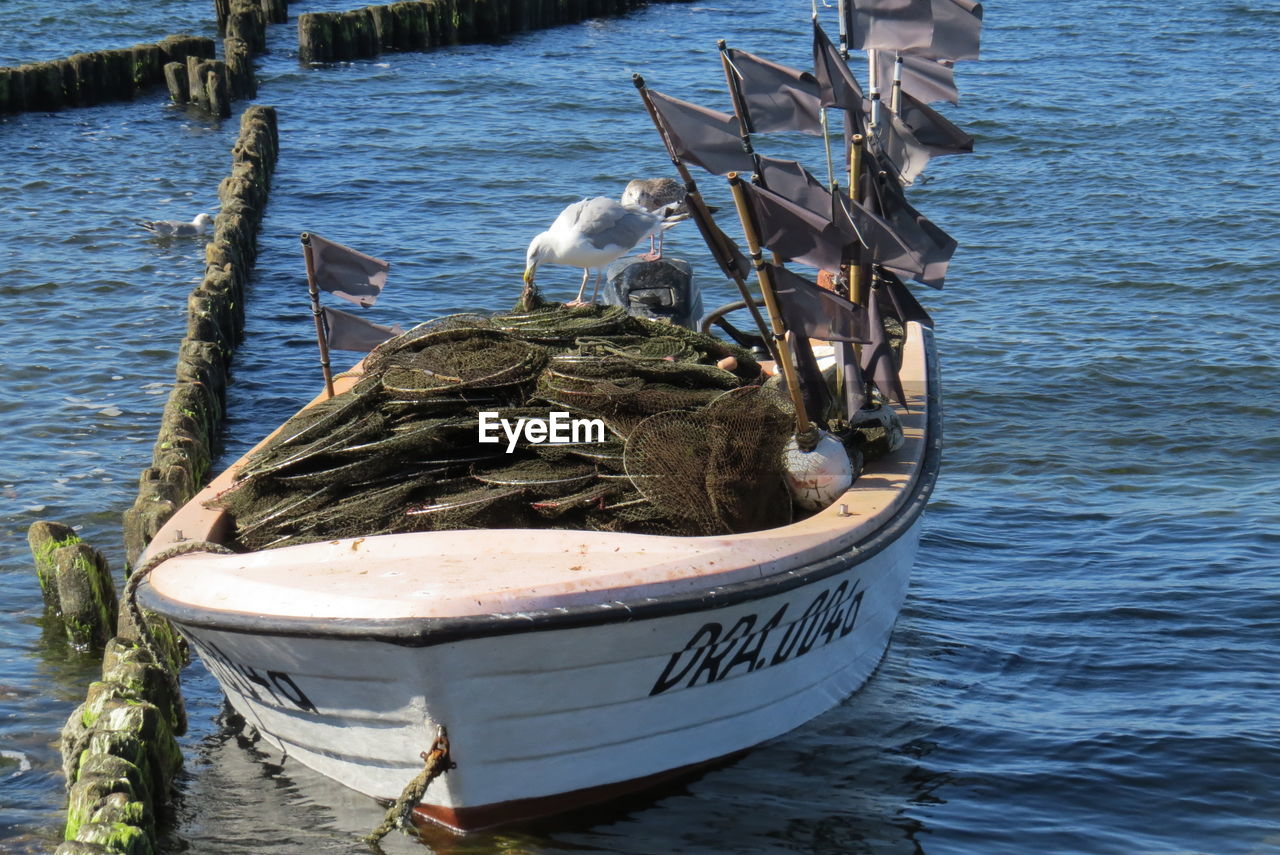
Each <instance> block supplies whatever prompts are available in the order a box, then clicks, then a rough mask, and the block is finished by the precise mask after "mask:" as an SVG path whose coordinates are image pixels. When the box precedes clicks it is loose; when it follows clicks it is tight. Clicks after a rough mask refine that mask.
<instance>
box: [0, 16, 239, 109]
mask: <svg viewBox="0 0 1280 855" xmlns="http://www.w3.org/2000/svg"><path fill="white" fill-rule="evenodd" d="M213 53H214V43H213V40H212V39H207V38H203V37H200V36H188V35H177V36H169V37H167V38H165V39H164V40H163V41H160V42H157V43H155V44H139V45H134V46H133V47H127V48H117V49H113V50H101V51H93V52H92V53H77V54H74V55H73V56H69V57H67V58H66V59H55V60H50V61H48V62H33V63H28V64H26V65H19V66H16V67H4V68H0V113H20V112H23V111H31V112H38V111H46V110H60V109H62V108H63V107H87V106H92V105H94V104H101V103H103V102H106V101H129V100H132V99H133V98H134V97H135V96H136V95H137V94H138V93H139V92H141V91H142V90H143V89H146V88H148V87H151V86H154V85H156V84H159V83H164V82H165V66H166V65H167V64H168V63H172V62H182V63H185V62H186V61H187V58H188V57H197V58H199V59H212V58H213Z"/></svg>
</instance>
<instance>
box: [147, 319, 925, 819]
mask: <svg viewBox="0 0 1280 855" xmlns="http://www.w3.org/2000/svg"><path fill="white" fill-rule="evenodd" d="M901 377H902V381H903V387H904V389H905V391H906V392H907V396H908V403H909V405H910V409H909V411H908V410H902V411H900V412H899V416H900V418H901V421H902V425H903V432H904V435H905V440H906V441H905V443H904V444H903V445H902V447H901V448H899V449H898V450H897V451H896V452H894V453H893V454H892V455H890V456H888V457H886V458H882V459H881V460H879V461H876V462H874V463H871V464H868V466H867V468H866V470H865V471H864V473H863V474H862V476H861V477H860V478H858V480H857V481H856V482H855V483H854V484H853V486H852V487H851V488H850V489H849V490H847V491H846V492H845V493H844V494H843V495H842V496H840V497H839V499H838V500H837V501H836V502H835V503H834V504H832V505H831V506H830V507H828V508H826V509H825V510H823V511H821V512H819V513H817V514H815V515H813V516H810V517H809V518H807V519H804V520H802V521H799V522H796V523H793V524H791V525H787V526H784V527H781V528H775V529H769V530H764V531H756V532H749V533H745V534H741V535H734V536H726V537H669V536H660V535H640V534H628V533H610V532H590V531H565V530H500V529H499V530H486V531H432V532H417V533H409V534H394V535H382V536H375V537H357V538H347V539H339V540H334V541H331V542H321V543H311V544H302V545H297V546H288V547H284V548H280V549H268V550H262V551H258V552H250V553H237V554H210V553H205V552H195V553H191V554H184V555H179V556H176V557H173V558H170V559H168V560H166V561H164V562H163V563H161V564H160V565H159V566H158V567H157V568H156V569H154V570H153V571H152V572H151V573H150V574H149V576H148V578H147V579H146V581H145V582H144V583H143V584H142V586H141V589H140V601H141V603H142V604H143V605H144V606H145V607H146V608H148V609H151V610H154V611H155V612H157V613H159V614H161V615H164V616H165V617H167V618H169V619H170V620H171V621H172V622H173V623H174V624H175V625H176V626H177V627H178V628H179V629H180V630H181V632H182V634H183V635H184V636H185V637H186V638H187V639H188V640H189V641H190V643H191V645H192V647H193V648H194V649H195V651H196V652H197V653H198V655H199V657H200V659H201V661H202V662H203V663H204V664H205V666H206V667H207V668H208V669H209V670H210V671H211V672H212V673H213V675H214V676H215V677H216V678H217V679H218V682H219V683H220V684H221V686H222V688H223V690H224V691H225V692H226V695H227V698H228V699H229V700H230V702H231V704H232V705H233V706H234V707H235V708H236V709H237V710H238V711H239V712H240V713H241V714H242V715H243V716H244V717H245V719H246V720H247V721H248V722H250V723H252V724H253V725H254V726H255V727H257V728H258V730H259V732H260V733H261V734H262V736H263V737H264V738H265V739H266V740H267V741H268V742H269V743H271V744H273V745H275V746H277V747H278V748H279V749H280V750H282V751H283V752H284V753H285V754H286V755H287V756H288V757H290V758H292V759H293V760H295V761H297V762H299V763H302V764H304V765H306V766H309V767H310V768H312V769H314V770H316V771H317V772H320V773H321V774H324V775H327V776H329V777H331V778H333V779H335V780H337V781H340V782H342V783H343V784H346V785H347V786H349V787H352V788H354V789H356V790H358V791H360V792H362V793H365V794H367V795H370V796H373V797H374V798H377V799H386V800H390V799H395V798H396V797H397V796H399V795H400V794H401V792H402V790H403V789H404V787H405V785H406V783H407V782H409V781H410V780H411V779H412V778H413V777H414V776H415V775H416V774H417V773H418V772H419V771H421V769H422V758H421V753H422V752H425V751H427V749H429V748H430V747H431V746H432V744H433V741H434V740H435V738H436V735H437V733H438V730H439V729H440V728H441V727H443V728H445V729H446V730H447V733H448V739H449V746H450V752H449V756H450V758H451V760H452V761H453V763H454V764H456V765H455V766H454V767H453V768H451V769H450V770H449V771H448V772H447V773H445V774H443V775H441V776H439V777H437V778H435V779H434V780H433V781H432V782H431V784H430V786H429V787H428V789H427V790H426V793H425V794H424V796H423V798H422V800H421V803H420V804H419V805H418V806H417V808H416V815H417V816H418V817H423V818H429V819H431V820H434V821H436V822H438V823H441V824H443V825H445V826H448V827H450V828H453V829H458V830H470V829H477V828H483V827H487V826H492V825H496V824H500V823H505V822H510V821H513V820H517V819H521V818H528V817H534V816H539V815H543V814H548V813H553V812H558V811H561V810H565V809H569V808H573V807H576V806H579V805H583V804H587V803H591V802H593V801H597V800H601V799H604V798H608V797H611V796H613V795H616V794H619V793H622V792H626V791H629V790H634V789H638V788H640V787H643V786H645V785H648V784H651V783H653V782H655V781H658V780H661V779H663V778H664V777H667V776H670V775H672V774H675V773H679V772H681V771H682V770H687V769H689V768H690V767H695V766H697V765H699V764H704V763H707V762H709V761H714V760H716V759H717V758H722V757H725V756H727V755H732V754H734V753H735V752H739V751H742V750H743V749H747V748H750V747H751V746H753V745H756V744H758V743H760V742H763V741H764V740H767V739H770V738H772V737H775V736H778V735H780V734H783V733H786V732H787V731H789V730H791V729H793V728H795V727H797V726H798V725H800V724H803V723H804V722H806V721H808V720H810V719H812V718H813V717H815V716H817V715H820V714H821V713H823V712H825V711H826V710H828V709H830V708H831V707H832V706H834V705H835V704H837V703H839V702H840V701H841V700H842V699H843V698H845V697H846V696H847V695H849V694H850V693H851V692H853V691H855V690H856V689H858V687H860V686H861V685H862V684H863V683H864V682H865V681H866V680H867V678H868V677H869V676H870V675H871V673H872V672H873V671H874V669H875V667H876V665H877V663H878V662H879V661H880V659H881V657H882V656H883V655H884V652H885V648H886V646H887V645H888V643H889V637H890V632H891V630H892V628H893V625H894V620H895V618H896V616H897V614H898V612H899V609H900V607H901V605H902V602H903V599H904V597H905V595H906V591H907V585H908V578H909V575H910V570H911V565H912V561H913V559H914V557H915V554H916V549H917V545H918V542H919V538H920V528H921V514H922V511H923V509H924V505H925V502H926V500H927V499H928V497H929V494H930V491H931V490H932V488H933V485H934V480H935V478H936V475H937V471H938V462H939V457H940V449H941V434H940V425H941V421H940V411H939V408H938V387H937V366H936V362H935V357H934V352H933V345H932V333H931V331H929V330H927V329H925V328H923V327H921V326H919V325H918V324H914V323H913V324H910V325H908V330H907V337H906V342H905V345H904V348H903V360H902V372H901ZM358 378H359V372H358V370H357V371H355V372H353V373H351V374H348V375H345V376H342V377H340V378H338V380H337V383H338V386H339V389H338V390H339V392H341V390H342V389H344V388H349V387H350V386H352V385H354V383H355V382H357V380H358ZM323 397H324V396H321V398H318V399H317V401H318V400H321V399H322V398H323ZM237 466H238V464H237V465H236V466H232V467H230V468H229V469H228V470H227V471H226V472H224V473H223V474H222V475H220V476H219V477H218V478H217V479H215V480H214V481H213V482H212V483H211V484H210V485H209V487H208V488H206V489H205V490H204V492H202V493H201V494H200V495H199V496H197V497H196V498H195V499H194V500H192V501H191V502H190V503H189V504H187V505H186V506H184V507H183V508H182V509H181V510H180V511H179V512H178V513H177V514H176V515H175V516H174V517H173V518H172V519H171V520H170V521H169V522H168V524H167V525H166V526H165V527H164V528H163V529H162V530H161V531H160V532H159V534H158V535H157V537H156V538H155V539H154V541H153V542H152V544H151V546H150V548H149V550H148V553H147V555H148V556H153V555H156V554H158V553H160V552H162V551H163V550H166V549H168V548H170V547H172V546H174V545H176V544H181V543H185V542H189V541H210V542H214V543H218V542H222V541H226V540H228V538H229V534H230V528H231V520H229V519H228V517H227V514H226V513H225V512H221V511H216V510H210V509H208V508H207V507H206V506H205V503H206V502H207V501H209V500H211V499H212V498H214V497H215V496H216V495H217V494H218V493H219V492H221V491H222V490H224V489H225V488H226V487H227V486H228V485H229V484H230V483H232V481H233V480H234V478H235V475H236V471H237ZM144 560H145V557H144Z"/></svg>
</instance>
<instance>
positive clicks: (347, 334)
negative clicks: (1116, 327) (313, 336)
mask: <svg viewBox="0 0 1280 855" xmlns="http://www.w3.org/2000/svg"><path fill="white" fill-rule="evenodd" d="M320 312H321V314H322V315H323V316H324V331H325V339H326V340H327V341H328V343H329V347H330V348H331V349H333V350H354V351H358V352H360V353H368V352H369V351H371V350H373V349H374V348H375V347H377V346H378V345H380V344H382V343H383V342H384V341H386V340H387V339H389V338H391V337H392V336H397V335H400V333H402V332H404V330H403V329H401V328H400V327H399V326H391V327H388V326H383V325H382V324H375V323H373V322H372V321H366V320H365V319H364V318H362V317H360V316H359V315H353V314H351V313H350V312H342V311H339V310H338V309H330V308H329V307H328V306H325V307H323V308H322V309H321V310H320Z"/></svg>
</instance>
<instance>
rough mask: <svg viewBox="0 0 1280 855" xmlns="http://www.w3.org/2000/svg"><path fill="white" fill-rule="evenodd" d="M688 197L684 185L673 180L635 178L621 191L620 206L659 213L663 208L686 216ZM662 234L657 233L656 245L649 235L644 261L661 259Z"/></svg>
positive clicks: (652, 236) (652, 237)
mask: <svg viewBox="0 0 1280 855" xmlns="http://www.w3.org/2000/svg"><path fill="white" fill-rule="evenodd" d="M688 195H689V194H688V192H687V191H686V190H685V189H684V185H683V184H681V183H680V182H678V181H676V180H675V179H674V178H637V179H635V180H634V181H631V182H630V183H628V184H627V186H626V189H624V190H623V191H622V204H624V205H627V206H630V207H637V208H643V209H644V210H646V211H659V210H662V209H664V208H665V209H669V210H672V211H674V212H678V213H682V214H687V213H688V210H689V209H688V207H687V206H686V205H685V201H684V200H685V198H686V197H687V196H688ZM663 234H664V232H658V234H657V241H656V244H655V241H654V235H649V253H648V255H646V256H644V258H645V260H646V261H657V260H658V259H659V258H662V236H663Z"/></svg>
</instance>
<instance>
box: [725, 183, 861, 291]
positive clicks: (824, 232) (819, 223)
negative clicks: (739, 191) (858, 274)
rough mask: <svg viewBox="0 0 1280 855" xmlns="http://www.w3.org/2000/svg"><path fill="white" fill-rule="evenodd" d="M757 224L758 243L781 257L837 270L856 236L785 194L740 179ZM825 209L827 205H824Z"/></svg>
mask: <svg viewBox="0 0 1280 855" xmlns="http://www.w3.org/2000/svg"><path fill="white" fill-rule="evenodd" d="M742 186H743V188H744V189H745V191H746V195H747V199H748V201H750V203H751V208H752V211H753V213H754V214H755V220H756V224H757V225H758V226H759V232H760V243H761V244H763V245H764V246H766V247H768V248H769V249H771V250H773V251H774V252H775V253H777V254H778V255H779V256H780V257H781V258H785V259H790V260H794V261H798V262H800V263H801V264H808V265H811V266H813V267H817V268H819V269H822V270H837V269H839V267H840V265H841V263H843V261H844V256H845V249H846V247H847V246H848V245H849V244H850V242H852V241H853V240H856V238H855V237H854V236H853V235H849V234H846V233H845V232H844V231H843V230H842V229H841V228H840V227H839V226H837V225H835V224H834V223H832V222H831V218H830V216H829V215H824V214H821V213H818V212H815V211H811V210H809V209H808V208H806V207H804V206H802V205H798V204H796V203H795V202H793V201H791V200H790V199H788V198H787V197H785V196H782V195H780V194H778V193H774V192H772V191H770V190H766V189H764V188H763V187H757V186H755V185H753V184H748V183H746V182H743V185H742ZM828 210H829V209H828Z"/></svg>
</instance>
